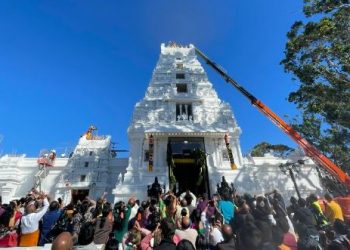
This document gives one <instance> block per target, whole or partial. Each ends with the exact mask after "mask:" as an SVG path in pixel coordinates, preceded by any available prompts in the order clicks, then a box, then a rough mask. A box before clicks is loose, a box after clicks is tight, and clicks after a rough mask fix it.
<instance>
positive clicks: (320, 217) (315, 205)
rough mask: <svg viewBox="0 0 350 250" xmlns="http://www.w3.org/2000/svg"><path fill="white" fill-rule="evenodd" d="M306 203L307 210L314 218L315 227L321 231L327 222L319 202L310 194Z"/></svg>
mask: <svg viewBox="0 0 350 250" xmlns="http://www.w3.org/2000/svg"><path fill="white" fill-rule="evenodd" d="M307 201H308V203H309V208H310V210H311V212H312V213H313V215H314V217H315V220H316V223H317V227H318V228H320V229H321V228H322V227H323V226H325V225H327V223H328V222H327V218H326V216H325V215H324V214H323V212H322V208H321V205H320V202H319V201H318V198H317V196H316V195H315V194H310V195H309V197H308V198H307Z"/></svg>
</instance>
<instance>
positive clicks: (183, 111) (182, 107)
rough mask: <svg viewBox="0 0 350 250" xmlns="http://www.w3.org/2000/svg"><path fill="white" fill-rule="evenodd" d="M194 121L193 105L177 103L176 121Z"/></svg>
mask: <svg viewBox="0 0 350 250" xmlns="http://www.w3.org/2000/svg"><path fill="white" fill-rule="evenodd" d="M185 120H188V121H193V114H192V104H189V103H177V104H176V121H185Z"/></svg>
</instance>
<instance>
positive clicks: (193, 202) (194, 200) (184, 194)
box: [180, 191, 197, 207]
mask: <svg viewBox="0 0 350 250" xmlns="http://www.w3.org/2000/svg"><path fill="white" fill-rule="evenodd" d="M186 194H187V193H186V192H183V193H182V194H181V195H180V200H183V199H184V198H185V196H186ZM189 195H191V197H192V202H191V205H192V206H194V207H195V206H196V205H197V197H196V196H195V195H194V194H193V193H192V192H191V191H190V192H189ZM188 205H189V204H188Z"/></svg>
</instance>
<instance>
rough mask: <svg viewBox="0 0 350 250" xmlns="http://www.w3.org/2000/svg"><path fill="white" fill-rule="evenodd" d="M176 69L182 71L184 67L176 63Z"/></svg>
mask: <svg viewBox="0 0 350 250" xmlns="http://www.w3.org/2000/svg"><path fill="white" fill-rule="evenodd" d="M176 68H177V69H183V68H184V65H183V64H182V63H177V64H176Z"/></svg>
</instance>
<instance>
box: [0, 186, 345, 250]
mask: <svg viewBox="0 0 350 250" xmlns="http://www.w3.org/2000/svg"><path fill="white" fill-rule="evenodd" d="M225 187H227V186H225ZM225 190H226V191H227V190H228V189H227V188H226V189H221V191H220V192H218V195H214V196H213V199H212V200H208V199H207V198H206V196H205V195H203V197H202V196H199V198H198V199H197V198H196V197H193V196H194V195H191V193H190V192H189V191H188V192H185V193H184V194H182V195H183V197H182V198H180V197H178V196H176V195H175V194H174V193H172V192H167V193H166V194H162V193H161V192H162V191H161V192H160V193H157V195H156V196H152V197H149V198H148V199H146V200H144V201H142V200H138V198H137V197H131V198H130V199H129V201H128V204H127V205H125V203H124V202H122V201H119V202H117V203H116V204H115V205H114V208H113V211H112V206H113V205H112V204H111V203H109V202H108V201H107V199H105V198H104V196H103V197H101V198H99V199H98V200H97V202H95V201H94V200H92V199H89V198H85V199H84V200H82V201H79V202H77V203H70V204H68V205H66V206H65V207H64V206H63V204H62V202H57V201H51V203H50V204H49V202H48V200H47V198H46V197H45V195H44V194H43V193H38V192H36V191H35V190H32V191H31V192H30V193H29V194H28V195H27V197H25V198H21V199H19V200H14V201H12V202H10V203H8V204H1V206H0V247H10V246H17V245H18V243H19V246H36V245H44V244H45V243H46V242H52V243H53V245H52V248H53V249H72V246H74V248H75V249H83V250H84V249H86V250H94V249H99V248H101V247H105V249H120V250H159V249H160V250H163V249H170V250H172V249H190V250H192V249H197V250H214V249H237V250H275V249H279V250H298V249H302V250H304V249H305V250H309V249H310V250H311V249H321V247H322V249H350V233H349V232H350V231H349V228H348V227H347V225H346V224H345V223H344V221H343V220H344V216H343V215H342V213H341V208H340V207H339V205H338V204H337V203H336V201H334V199H333V197H332V196H331V195H329V194H326V195H325V198H326V200H325V202H324V205H325V212H324V215H325V216H326V217H327V218H328V220H329V221H330V223H327V220H326V217H322V214H321V212H322V210H321V209H320V208H321V207H320V203H319V201H318V199H317V197H316V196H315V195H310V196H309V197H308V199H307V201H308V202H307V201H306V200H305V199H302V198H301V199H299V200H296V199H295V198H293V197H292V198H291V199H290V201H291V204H292V205H290V206H289V207H287V208H286V205H287V204H285V203H284V200H283V198H282V196H281V194H279V193H278V192H276V191H272V192H271V193H268V194H266V195H265V196H264V195H262V196H257V197H256V196H255V195H252V194H247V193H245V194H243V195H240V194H239V193H238V192H237V190H236V189H235V192H232V191H231V192H230V191H229V190H228V191H227V192H224V191H225ZM232 194H233V195H232ZM194 199H196V202H195V203H193V200H194ZM22 204H23V205H22ZM189 204H190V206H189ZM236 204H237V206H236ZM23 207H24V208H25V211H23V212H25V213H24V216H22V213H21V212H20V210H21V208H23ZM47 210H48V211H47ZM191 211H192V212H191ZM320 211H321V212H320ZM21 216H22V217H21ZM40 220H41V226H39V225H40V224H39V221H40ZM326 223H327V224H326ZM292 227H294V228H295V231H294V230H293V229H292ZM39 231H40V232H39ZM39 235H40V241H38V240H39V239H38V238H39Z"/></svg>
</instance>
